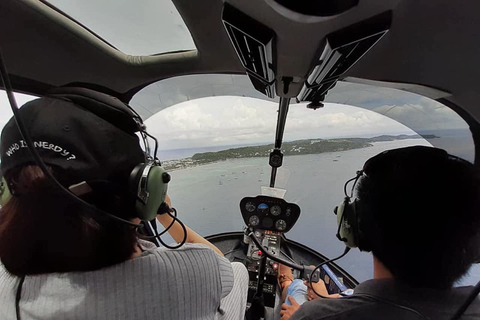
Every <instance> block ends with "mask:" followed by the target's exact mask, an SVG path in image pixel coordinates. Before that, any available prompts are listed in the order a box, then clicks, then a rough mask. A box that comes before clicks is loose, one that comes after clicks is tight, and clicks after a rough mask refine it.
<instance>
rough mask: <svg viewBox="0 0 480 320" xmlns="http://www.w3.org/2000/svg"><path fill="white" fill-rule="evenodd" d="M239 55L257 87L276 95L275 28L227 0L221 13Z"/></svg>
mask: <svg viewBox="0 0 480 320" xmlns="http://www.w3.org/2000/svg"><path fill="white" fill-rule="evenodd" d="M222 20H223V24H224V26H225V29H226V30H227V33H228V36H229V37H230V41H231V42H232V44H233V46H234V48H235V51H236V52H237V54H238V57H239V59H240V61H241V63H242V65H243V67H244V68H245V70H246V72H247V75H248V76H249V77H250V80H251V81H252V84H253V85H254V87H255V88H256V89H257V90H258V91H260V92H262V93H263V94H265V95H267V96H268V97H270V98H273V97H274V96H275V85H274V84H275V73H274V66H275V60H274V52H275V48H274V45H275V32H273V30H271V29H270V28H268V27H266V26H264V25H263V24H261V23H260V22H258V21H256V20H254V19H252V18H250V17H249V16H247V15H245V14H244V13H242V12H241V11H239V10H237V9H235V8H234V7H233V6H231V5H229V4H228V3H226V4H225V6H224V9H223V16H222Z"/></svg>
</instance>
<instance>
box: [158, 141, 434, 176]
mask: <svg viewBox="0 0 480 320" xmlns="http://www.w3.org/2000/svg"><path fill="white" fill-rule="evenodd" d="M421 138H422V137H421V136H419V135H405V134H402V135H397V136H392V135H382V136H378V137H373V138H340V139H305V140H296V141H288V142H284V143H283V144H282V152H283V154H284V155H286V156H290V155H301V154H318V153H324V152H338V151H345V150H351V149H360V148H366V147H370V146H371V145H372V143H373V142H381V141H394V140H405V139H421ZM427 138H436V137H435V136H433V135H432V136H429V137H427ZM273 147H274V145H273V144H266V145H261V146H251V147H240V148H231V149H227V150H221V151H216V152H203V153H196V154H194V155H193V156H192V157H191V158H185V159H180V160H171V161H164V163H163V166H164V167H165V168H166V169H167V170H172V169H181V168H186V167H191V166H195V165H202V164H207V163H212V162H217V161H224V160H228V159H238V158H256V157H268V156H269V154H270V152H271V151H272V149H273Z"/></svg>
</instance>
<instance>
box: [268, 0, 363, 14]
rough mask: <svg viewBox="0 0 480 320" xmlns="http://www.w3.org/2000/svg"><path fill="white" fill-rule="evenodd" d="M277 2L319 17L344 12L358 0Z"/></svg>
mask: <svg viewBox="0 0 480 320" xmlns="http://www.w3.org/2000/svg"><path fill="white" fill-rule="evenodd" d="M275 2H277V3H278V4H280V5H282V6H284V7H285V8H287V9H289V10H291V11H294V12H297V13H301V14H305V15H309V16H318V17H330V16H334V15H337V14H340V13H344V12H345V11H348V10H350V9H352V8H353V7H355V6H356V5H357V4H358V0H295V1H292V0H275Z"/></svg>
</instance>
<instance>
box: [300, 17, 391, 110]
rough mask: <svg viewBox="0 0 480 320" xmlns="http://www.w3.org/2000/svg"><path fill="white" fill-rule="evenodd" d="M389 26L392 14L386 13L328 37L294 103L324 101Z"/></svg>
mask: <svg viewBox="0 0 480 320" xmlns="http://www.w3.org/2000/svg"><path fill="white" fill-rule="evenodd" d="M390 22H391V13H390V12H385V13H383V14H380V15H378V16H375V17H373V18H371V19H368V20H365V21H362V22H361V23H357V24H355V25H352V26H349V27H347V28H345V29H343V30H339V31H336V32H334V33H332V34H330V35H328V36H327V39H326V44H325V46H324V48H323V51H322V53H321V55H320V57H319V59H318V62H317V64H316V65H315V67H314V68H313V70H312V72H311V73H310V74H309V76H308V78H307V80H306V81H305V84H304V86H303V88H302V90H301V91H300V93H299V95H298V96H297V100H298V101H314V102H319V101H323V100H324V98H325V94H326V93H327V91H328V90H329V89H331V88H332V87H333V86H335V83H336V82H337V80H338V79H339V78H341V77H342V75H343V74H345V72H346V71H348V69H350V68H351V67H352V66H353V65H354V64H355V63H356V62H357V61H358V60H360V59H361V58H362V56H363V55H364V54H365V53H367V51H368V50H370V49H371V48H372V47H373V46H374V45H375V44H376V43H377V42H378V41H379V40H380V39H381V38H382V37H383V36H384V35H385V34H386V33H387V32H388V29H389V27H390Z"/></svg>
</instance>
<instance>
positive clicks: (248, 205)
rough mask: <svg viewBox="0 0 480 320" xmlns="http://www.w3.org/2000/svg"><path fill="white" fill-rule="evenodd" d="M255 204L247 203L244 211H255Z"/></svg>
mask: <svg viewBox="0 0 480 320" xmlns="http://www.w3.org/2000/svg"><path fill="white" fill-rule="evenodd" d="M255 208H256V207H255V204H254V203H253V202H247V204H246V205H245V209H247V211H248V212H253V211H255Z"/></svg>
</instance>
